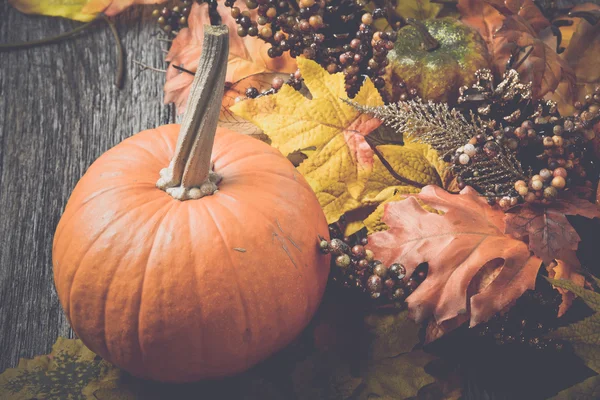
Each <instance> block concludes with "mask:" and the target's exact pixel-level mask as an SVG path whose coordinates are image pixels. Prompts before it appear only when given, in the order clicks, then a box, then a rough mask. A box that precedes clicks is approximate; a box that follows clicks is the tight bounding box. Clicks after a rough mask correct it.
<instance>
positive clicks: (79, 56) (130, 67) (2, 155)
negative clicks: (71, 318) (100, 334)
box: [0, 2, 173, 371]
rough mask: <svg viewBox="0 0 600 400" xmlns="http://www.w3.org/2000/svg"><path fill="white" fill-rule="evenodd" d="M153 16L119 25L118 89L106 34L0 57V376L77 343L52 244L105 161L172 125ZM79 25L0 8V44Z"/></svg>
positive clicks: (135, 15)
mask: <svg viewBox="0 0 600 400" xmlns="http://www.w3.org/2000/svg"><path fill="white" fill-rule="evenodd" d="M151 12H152V7H145V8H135V9H132V10H129V11H127V12H125V13H124V14H122V15H120V16H119V17H117V18H116V19H115V22H116V24H117V27H118V30H119V33H120V35H121V41H122V43H123V47H124V50H125V53H126V57H127V58H126V62H125V68H126V76H125V81H124V86H123V89H122V90H120V91H119V90H118V89H117V88H116V87H115V86H114V85H113V82H114V74H115V68H116V65H117V56H116V51H115V48H114V41H113V38H112V36H111V34H110V30H109V29H108V26H107V25H106V24H104V23H98V24H97V26H95V27H94V28H92V29H91V30H90V31H88V32H86V33H84V34H82V35H80V36H78V37H76V38H73V39H69V40H66V41H64V42H62V43H58V44H51V45H46V46H42V47H36V48H33V49H28V50H19V51H11V52H6V53H0V371H3V370H4V369H5V368H8V367H13V366H15V365H16V364H17V362H18V359H19V358H20V357H27V358H30V357H32V356H34V355H37V354H43V353H47V352H48V351H49V350H50V348H51V346H52V344H53V343H54V341H55V340H56V338H57V336H69V335H71V332H70V329H69V324H68V322H67V320H66V318H65V316H64V314H63V312H62V310H61V308H60V304H59V302H58V297H57V296H56V292H55V290H54V283H53V279H52V264H51V254H52V237H53V235H54V230H55V228H56V225H57V223H58V220H59V218H60V215H61V213H62V211H63V209H64V206H65V204H66V202H67V199H68V197H69V195H70V193H71V191H72V189H73V188H74V186H75V184H76V182H77V181H78V179H79V178H80V177H81V175H82V174H83V173H84V172H85V170H86V168H87V167H88V166H89V165H90V164H91V163H92V162H93V161H94V160H95V159H96V158H97V157H98V156H99V155H101V154H102V153H103V152H105V151H106V150H108V149H109V148H111V147H112V146H114V145H115V144H117V143H119V142H120V141H121V140H123V139H124V138H127V137H129V136H131V135H132V134H134V133H136V132H139V131H140V130H143V129H148V128H153V127H155V126H157V125H160V124H165V123H169V122H171V121H172V115H173V113H172V111H171V108H170V107H168V106H164V105H163V104H162V96H163V91H162V86H163V84H164V74H161V73H157V72H152V71H149V70H146V71H140V68H139V67H138V66H137V65H135V64H134V63H133V60H138V61H141V62H143V63H145V64H148V65H152V66H155V67H158V68H165V64H164V62H163V58H164V54H163V53H162V51H161V46H162V47H166V46H165V43H160V42H159V41H158V40H156V34H157V26H156V24H155V23H154V22H153V21H152V19H151V17H150V13H151ZM78 24H79V23H78V22H74V21H68V20H64V19H59V18H48V17H37V16H26V15H23V14H21V13H19V12H18V11H16V10H14V9H12V8H11V7H10V6H9V5H8V4H7V2H0V42H1V43H8V42H20V41H26V40H34V39H38V38H41V37H47V36H54V35H56V34H59V33H62V32H65V31H67V30H70V29H72V28H73V27H75V26H77V25H78Z"/></svg>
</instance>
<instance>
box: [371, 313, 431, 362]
mask: <svg viewBox="0 0 600 400" xmlns="http://www.w3.org/2000/svg"><path fill="white" fill-rule="evenodd" d="M365 324H366V326H367V330H368V332H369V334H370V336H371V337H372V341H371V346H370V349H369V350H370V352H369V354H370V357H371V358H373V359H375V360H379V359H384V358H390V357H395V356H397V355H399V354H402V353H408V352H410V351H411V350H412V349H413V348H414V347H415V345H416V344H417V343H419V328H420V327H419V325H417V324H416V323H415V322H414V321H413V320H411V319H410V318H408V312H407V311H402V312H400V313H398V312H395V313H386V314H371V315H368V316H366V317H365Z"/></svg>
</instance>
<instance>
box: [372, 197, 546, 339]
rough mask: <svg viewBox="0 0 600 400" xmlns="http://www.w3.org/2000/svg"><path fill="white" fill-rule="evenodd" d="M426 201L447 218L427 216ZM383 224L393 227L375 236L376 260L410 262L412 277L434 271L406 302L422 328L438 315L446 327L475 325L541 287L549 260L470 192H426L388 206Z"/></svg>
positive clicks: (390, 262)
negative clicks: (422, 269) (423, 267)
mask: <svg viewBox="0 0 600 400" xmlns="http://www.w3.org/2000/svg"><path fill="white" fill-rule="evenodd" d="M419 202H422V203H423V204H424V205H427V206H429V207H432V208H434V209H436V210H438V211H442V212H443V213H444V214H443V215H439V214H434V213H430V212H427V211H426V210H424V209H423V207H422V206H421V205H420V204H419ZM383 221H384V222H385V224H386V225H388V226H389V227H390V229H389V230H387V231H385V232H377V233H374V234H372V235H370V236H369V248H370V249H371V250H373V252H375V254H377V258H379V259H380V260H381V261H382V262H383V263H384V264H386V265H390V264H392V263H395V262H398V263H401V264H403V265H404V266H405V267H406V270H407V273H408V274H412V272H413V271H414V270H415V268H416V267H417V266H418V265H419V264H421V263H424V262H427V263H428V265H429V267H428V271H427V277H426V278H425V280H424V281H423V282H422V283H421V284H420V285H419V287H418V288H417V289H416V290H415V291H414V292H413V293H412V294H411V295H410V296H409V297H408V298H407V304H408V309H409V312H410V315H411V316H412V317H413V318H414V319H415V320H416V321H417V322H420V321H424V320H425V319H427V318H429V317H433V318H434V321H435V323H436V324H437V325H439V326H441V327H443V326H444V325H446V326H452V325H454V323H453V322H454V321H453V320H454V319H457V318H458V321H462V320H465V321H466V320H470V325H471V326H474V325H477V324H478V323H480V322H484V321H486V320H488V319H489V318H490V317H491V316H492V315H494V314H495V313H497V312H499V311H500V310H502V309H503V308H504V307H506V306H507V305H508V304H510V303H511V302H512V301H513V300H515V299H517V298H518V297H520V296H521V295H522V294H523V293H524V292H525V291H526V290H527V289H533V288H534V286H535V279H536V275H537V272H538V270H539V268H540V265H541V262H542V260H540V259H539V258H537V257H535V256H532V255H531V254H530V252H529V249H528V248H527V245H526V244H525V243H523V242H522V241H520V240H517V239H515V238H513V237H512V236H509V235H506V234H505V233H504V228H505V224H504V213H503V212H502V210H500V209H499V208H498V207H492V206H490V205H489V204H488V203H487V201H486V200H485V199H483V198H482V197H481V196H479V194H478V193H477V192H476V191H475V190H474V189H472V188H470V187H467V188H466V189H464V190H463V191H461V192H460V194H450V193H448V192H446V191H445V190H443V189H441V188H439V187H437V186H426V187H424V188H423V189H422V190H421V193H419V194H417V195H414V196H410V197H409V198H407V199H406V200H403V201H400V202H394V203H389V204H387V206H386V207H385V210H384V215H383ZM454 327H456V326H454ZM446 331H447V330H446ZM432 336H433V337H437V336H439V333H438V334H432Z"/></svg>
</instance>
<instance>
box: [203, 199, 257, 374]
mask: <svg viewBox="0 0 600 400" xmlns="http://www.w3.org/2000/svg"><path fill="white" fill-rule="evenodd" d="M221 209H223V210H227V212H230V211H229V209H228V208H227V207H221ZM204 210H205V211H206V212H207V213H208V214H209V215H210V219H211V221H212V223H213V225H214V226H215V228H217V231H218V232H219V236H220V237H221V241H222V242H223V244H224V246H225V249H226V250H229V249H230V247H229V244H228V243H227V240H226V239H225V235H224V234H223V231H222V230H221V226H220V225H219V224H218V222H217V219H216V218H215V216H214V215H213V213H212V211H211V210H210V207H206V206H205V207H204ZM224 253H226V254H227V257H228V258H229V262H230V263H231V265H232V266H233V268H232V270H233V273H232V275H233V276H234V277H235V282H236V286H237V287H238V290H237V293H238V294H239V299H240V305H241V308H242V310H244V319H245V323H244V325H245V326H246V329H245V330H244V331H245V332H250V334H252V330H251V329H250V317H249V314H248V303H247V302H246V299H245V298H244V296H243V295H242V290H241V289H242V286H241V284H240V280H239V272H238V271H237V268H236V267H237V263H235V262H234V261H233V258H232V257H231V253H230V252H229V251H225V252H224ZM245 347H246V355H245V356H244V360H245V361H244V369H246V368H247V367H248V365H249V364H248V358H249V356H250V347H249V346H248V345H247V344H246V346H245Z"/></svg>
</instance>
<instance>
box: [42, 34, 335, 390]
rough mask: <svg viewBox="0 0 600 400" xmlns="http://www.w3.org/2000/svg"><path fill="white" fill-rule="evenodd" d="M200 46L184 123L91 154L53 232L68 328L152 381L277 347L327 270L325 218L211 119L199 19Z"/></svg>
mask: <svg viewBox="0 0 600 400" xmlns="http://www.w3.org/2000/svg"><path fill="white" fill-rule="evenodd" d="M203 49H204V51H203V53H202V56H201V58H200V63H199V67H198V71H199V72H198V73H197V74H196V77H195V80H194V83H193V87H192V92H191V95H190V99H189V102H188V104H189V106H188V110H187V111H186V114H185V116H184V120H183V123H182V125H181V127H180V126H179V125H166V126H161V127H159V128H157V129H151V130H147V131H144V132H141V133H138V134H137V135H134V136H133V137H131V138H129V139H127V140H125V141H123V142H122V143H121V144H119V145H117V146H116V147H114V148H113V149H111V150H109V151H108V152H106V153H105V154H104V155H102V156H101V157H100V158H99V159H98V160H96V162H94V164H93V165H92V166H91V167H90V168H89V170H88V171H87V172H86V174H85V175H84V176H83V177H82V178H81V180H80V181H79V183H78V184H77V187H76V188H75V190H74V191H73V194H72V195H71V198H70V199H69V202H68V204H67V206H66V209H65V212H64V215H63V216H62V218H61V220H60V222H59V224H58V227H57V229H56V234H55V237H54V246H53V252H52V253H53V254H52V256H53V266H54V280H55V283H56V289H57V292H58V296H59V298H60V302H61V304H62V306H63V308H64V310H65V313H66V315H67V317H68V318H69V321H70V322H71V326H72V327H73V330H74V331H75V332H76V333H77V335H78V336H79V337H80V338H81V340H82V341H83V342H84V344H85V345H86V346H88V347H89V348H90V349H91V350H93V351H94V352H96V353H97V354H99V355H100V356H102V357H103V358H105V359H107V360H108V361H110V362H112V363H114V364H116V365H117V366H119V367H121V368H123V369H125V370H127V371H129V372H131V373H132V374H134V375H136V376H139V377H143V378H148V379H153V380H158V381H168V382H187V381H195V380H199V379H204V378H216V377H222V376H226V375H231V374H235V373H237V372H241V371H243V370H245V369H247V368H249V367H250V366H252V365H254V364H256V363H257V362H259V361H261V360H263V359H265V358H266V357H268V356H269V355H271V354H272V353H274V352H275V351H277V350H279V349H281V348H283V347H284V346H286V345H287V344H288V343H289V342H290V341H291V340H292V339H294V338H295V337H296V336H297V335H298V334H299V333H300V332H301V330H302V329H303V328H304V327H305V326H306V325H307V324H308V322H309V320H310V319H311V317H312V316H313V313H314V312H315V310H316V309H317V307H318V305H319V303H320V300H321V296H322V294H323V292H324V288H325V285H326V281H327V276H328V272H329V257H328V256H327V257H326V256H323V255H322V254H321V253H320V252H319V250H318V236H319V235H321V236H323V237H328V236H329V235H328V227H327V223H326V221H325V216H324V215H323V212H322V210H321V208H320V206H319V202H318V201H317V198H316V196H315V194H314V193H313V192H312V190H311V188H310V186H309V185H308V184H307V182H306V181H305V180H304V179H303V177H302V175H300V174H299V173H298V172H296V170H295V168H294V167H293V166H292V164H291V163H290V162H289V161H288V160H287V159H286V158H285V157H283V156H282V155H281V154H280V153H279V151H277V150H276V149H274V148H272V147H270V146H268V145H267V144H265V143H262V142H260V141H258V140H256V139H252V138H249V137H246V136H242V135H240V134H237V133H234V132H231V131H228V130H226V129H221V128H217V120H218V116H219V109H220V104H221V97H222V96H223V88H224V78H225V71H226V67H225V66H226V63H227V56H228V34H227V28H226V27H215V26H213V27H206V29H205V39H204V45H203ZM215 133H216V134H215ZM178 134H179V136H178ZM213 142H214V149H213ZM169 161H170V163H169ZM211 161H212V163H211ZM211 164H212V165H213V166H211ZM167 165H168V168H163V167H165V166H167ZM212 168H214V170H212ZM159 175H160V179H158V178H159ZM157 179H158V183H157Z"/></svg>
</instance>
